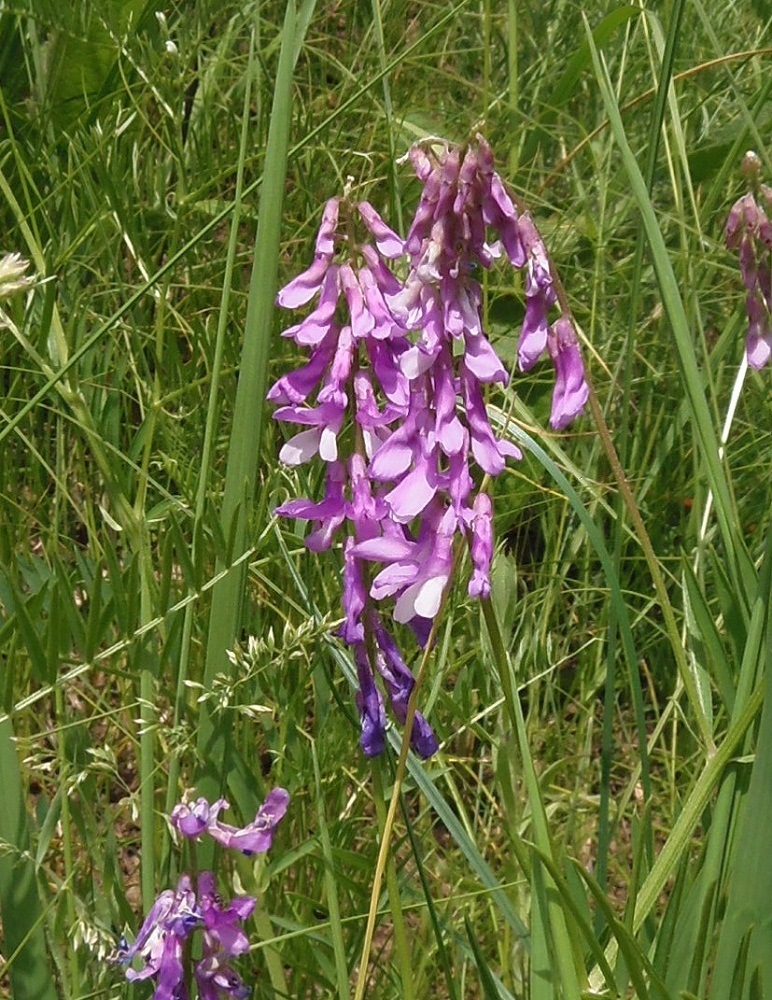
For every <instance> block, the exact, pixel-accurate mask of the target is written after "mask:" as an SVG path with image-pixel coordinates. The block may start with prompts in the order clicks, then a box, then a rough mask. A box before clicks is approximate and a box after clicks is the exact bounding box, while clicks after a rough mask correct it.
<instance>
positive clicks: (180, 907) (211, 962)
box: [116, 788, 289, 1000]
mask: <svg viewBox="0 0 772 1000" xmlns="http://www.w3.org/2000/svg"><path fill="white" fill-rule="evenodd" d="M288 804H289V795H288V794H287V792H286V791H285V790H284V789H283V788H275V789H274V790H273V791H272V792H270V793H269V795H268V796H267V797H266V800H265V802H264V803H263V805H262V806H261V807H260V809H259V810H258V813H257V815H256V816H255V819H254V820H253V822H252V823H250V824H249V825H248V826H246V827H244V828H243V829H241V830H239V829H237V828H236V827H232V826H228V825H227V824H225V823H220V821H219V820H218V818H217V817H218V815H219V813H220V812H221V811H222V810H223V809H227V807H228V803H227V802H226V801H225V800H224V799H220V800H218V801H217V802H215V803H214V805H211V806H210V805H209V803H208V802H207V801H206V799H198V800H197V801H196V802H195V803H194V804H193V805H189V804H188V803H187V802H181V803H180V804H179V805H177V806H175V807H174V810H173V811H172V815H171V822H172V826H174V828H175V829H176V830H177V831H178V832H179V833H181V834H182V835H183V836H184V837H189V838H191V839H194V838H197V837H200V836H201V835H202V834H204V833H206V834H208V835H209V836H211V837H212V838H213V839H214V840H216V841H217V842H218V843H219V844H222V845H223V846H224V847H232V848H234V849H235V850H239V851H241V852H242V853H243V854H247V855H249V854H256V853H258V854H259V853H263V852H265V851H267V850H268V848H269V847H270V846H271V843H272V841H273V834H274V830H275V828H276V825H277V823H278V822H279V820H280V819H281V818H282V817H283V816H284V814H285V812H286V811H287V806H288ZM254 908H255V899H254V898H253V897H252V896H237V897H235V898H234V899H232V900H231V902H230V903H228V904H227V905H226V904H224V903H223V901H222V900H221V898H220V896H219V895H218V893H217V884H216V882H215V877H214V874H213V873H212V872H210V871H203V872H201V873H200V875H199V876H198V880H197V891H196V890H194V888H193V881H192V879H191V877H190V876H189V875H187V874H183V875H182V876H181V877H180V880H179V882H178V883H177V888H176V889H175V890H172V889H166V890H164V891H163V892H162V893H161V894H160V895H159V896H158V898H157V899H156V901H155V903H154V904H153V906H152V907H151V909H150V912H149V913H148V915H147V917H146V918H145V922H144V923H143V924H142V927H141V928H140V930H139V933H138V934H137V937H136V940H135V941H134V943H133V944H132V945H131V946H128V945H123V946H122V947H121V948H120V949H119V951H118V954H117V956H116V958H117V960H118V961H120V962H123V963H125V964H127V963H129V962H131V961H132V960H133V959H135V958H140V959H142V961H143V962H144V965H143V966H142V968H141V969H138V970H135V969H133V968H128V969H127V970H126V978H127V979H128V980H130V981H132V982H133V981H136V980H142V979H155V981H156V988H155V993H154V994H153V997H154V1000H187V998H188V995H189V994H188V987H187V983H186V976H185V967H186V960H185V957H186V952H185V948H186V943H187V942H188V939H189V938H190V936H191V935H192V934H193V933H194V932H195V931H196V930H199V929H200V930H201V931H202V932H203V942H202V952H201V958H200V959H199V960H198V961H197V962H196V964H195V968H194V973H193V974H194V977H195V981H196V985H197V987H198V995H199V998H200V1000H221V998H222V997H224V996H231V997H236V998H237V1000H243V998H244V997H246V996H248V995H249V992H250V991H249V987H247V986H245V985H244V983H243V982H242V980H241V977H240V976H239V974H238V973H237V972H236V970H235V969H233V968H232V966H231V965H230V960H231V959H232V958H236V957H237V956H239V955H243V954H244V953H245V952H247V951H248V950H249V941H248V939H247V936H246V934H245V933H244V930H243V928H242V927H241V923H242V922H243V921H244V920H246V919H247V917H249V916H250V914H251V913H252V911H253V910H254Z"/></svg>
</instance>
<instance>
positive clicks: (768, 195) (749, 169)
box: [726, 150, 772, 369]
mask: <svg viewBox="0 0 772 1000" xmlns="http://www.w3.org/2000/svg"><path fill="white" fill-rule="evenodd" d="M742 170H743V173H744V174H745V176H746V177H747V178H748V181H749V183H750V187H751V189H750V191H749V192H748V193H747V194H745V195H743V196H742V198H739V199H738V200H737V201H736V202H735V203H734V205H733V206H732V208H731V211H730V212H729V217H728V218H727V222H726V245H727V247H729V249H730V250H738V251H739V258H740V273H741V274H742V279H743V284H744V285H745V288H746V289H747V295H746V299H745V308H746V311H747V313H748V336H747V339H746V342H745V352H746V355H747V357H748V364H749V365H751V367H752V368H756V369H760V368H763V367H764V365H766V364H767V362H768V361H769V358H770V355H772V318H771V317H770V313H772V221H770V219H769V217H768V216H767V211H769V210H770V209H772V188H770V187H767V185H766V184H760V183H759V173H760V170H761V161H760V159H759V157H758V156H757V155H756V153H754V152H752V151H750V150H749V151H748V152H747V153H746V154H745V156H744V157H743V165H742ZM765 209H766V210H767V211H765Z"/></svg>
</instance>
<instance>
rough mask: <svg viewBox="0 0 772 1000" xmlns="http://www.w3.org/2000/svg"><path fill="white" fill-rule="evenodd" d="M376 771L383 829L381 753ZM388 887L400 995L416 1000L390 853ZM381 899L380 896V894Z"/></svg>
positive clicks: (375, 787)
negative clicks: (400, 988) (399, 979)
mask: <svg viewBox="0 0 772 1000" xmlns="http://www.w3.org/2000/svg"><path fill="white" fill-rule="evenodd" d="M371 769H372V775H373V796H374V798H375V811H376V813H377V816H378V828H379V829H380V830H381V831H382V840H381V843H383V842H384V838H383V832H384V831H385V826H386V806H385V804H384V795H383V763H382V760H381V758H380V757H374V758H373V759H372V761H371ZM386 888H387V889H388V892H389V909H390V910H391V919H392V923H393V925H394V949H395V951H396V953H397V963H398V965H399V972H400V978H401V980H402V991H401V993H400V996H401V997H402V998H403V1000H413V998H414V996H415V993H414V991H413V974H412V970H413V963H412V956H411V953H410V944H409V942H408V937H407V928H406V926H405V914H404V912H403V910H402V903H401V900H400V893H399V880H398V878H397V868H396V865H395V864H394V858H393V857H392V855H390V854H389V855H387V857H386ZM376 900H377V897H376Z"/></svg>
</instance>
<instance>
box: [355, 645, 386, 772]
mask: <svg viewBox="0 0 772 1000" xmlns="http://www.w3.org/2000/svg"><path fill="white" fill-rule="evenodd" d="M354 662H355V663H356V668H357V678H358V680H359V690H358V691H357V698H356V701H357V708H358V709H359V719H360V724H361V727H362V734H361V736H360V739H359V744H360V746H361V747H362V752H363V753H364V755H365V757H377V756H379V754H382V753H383V751H384V748H385V746H386V714H385V713H384V711H383V699H382V698H381V693H380V691H379V690H378V688H377V687H376V686H375V680H374V679H373V671H372V668H371V666H370V662H369V660H368V658H367V649H366V648H365V644H364V643H363V642H358V643H356V645H355V646H354Z"/></svg>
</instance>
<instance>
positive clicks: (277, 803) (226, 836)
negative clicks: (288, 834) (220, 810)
mask: <svg viewBox="0 0 772 1000" xmlns="http://www.w3.org/2000/svg"><path fill="white" fill-rule="evenodd" d="M288 805H289V792H287V791H285V789H283V788H274V789H273V791H271V792H269V793H268V795H267V796H266V799H265V802H264V803H263V804H262V805H261V806H260V808H259V809H258V811H257V815H256V816H255V818H254V819H253V820H252V822H251V823H249V824H247V826H245V827H242V828H241V829H239V828H237V827H235V826H229V825H228V824H227V823H220V822H219V821H217V822H214V823H212V824H211V826H210V827H209V834H210V836H211V837H212V839H213V840H216V841H217V843H218V844H221V845H222V846H223V847H228V848H232V849H233V850H235V851H241V853H242V854H246V855H251V854H264V853H265V852H266V851H267V850H268V849H269V848H270V846H271V844H272V843H273V836H274V832H275V830H276V827H277V825H278V823H279V821H280V820H281V818H282V817H283V816H284V814H285V813H286V811H287V806H288Z"/></svg>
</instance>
